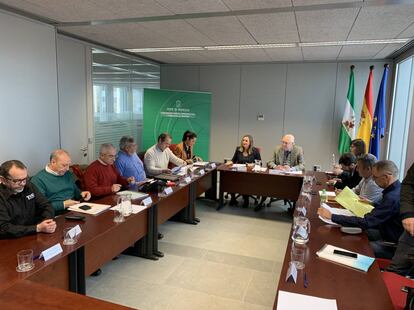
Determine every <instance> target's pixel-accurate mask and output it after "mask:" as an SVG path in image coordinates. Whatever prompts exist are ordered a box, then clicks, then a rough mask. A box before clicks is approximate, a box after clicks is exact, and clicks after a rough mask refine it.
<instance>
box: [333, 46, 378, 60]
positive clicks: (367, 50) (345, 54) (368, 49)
mask: <svg viewBox="0 0 414 310" xmlns="http://www.w3.org/2000/svg"><path fill="white" fill-rule="evenodd" d="M384 47H385V44H376V45H353V46H343V47H342V50H341V52H340V54H339V56H338V59H340V60H344V59H372V58H373V57H374V56H375V55H376V54H377V53H378V52H379V51H381V50H382V49H383V48H384Z"/></svg>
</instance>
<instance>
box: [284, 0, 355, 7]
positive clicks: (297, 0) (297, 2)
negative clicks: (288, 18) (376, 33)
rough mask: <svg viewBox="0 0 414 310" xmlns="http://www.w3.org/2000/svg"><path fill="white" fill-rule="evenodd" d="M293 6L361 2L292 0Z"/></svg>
mask: <svg viewBox="0 0 414 310" xmlns="http://www.w3.org/2000/svg"><path fill="white" fill-rule="evenodd" d="M292 2H293V5H294V6H303V5H315V4H332V3H345V2H363V1H362V0H360V1H351V0H292Z"/></svg>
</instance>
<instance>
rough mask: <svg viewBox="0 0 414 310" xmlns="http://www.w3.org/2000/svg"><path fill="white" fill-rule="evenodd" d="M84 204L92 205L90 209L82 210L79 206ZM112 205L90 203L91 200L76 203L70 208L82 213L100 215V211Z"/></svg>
mask: <svg viewBox="0 0 414 310" xmlns="http://www.w3.org/2000/svg"><path fill="white" fill-rule="evenodd" d="M84 205H87V206H89V207H91V208H90V209H88V210H82V209H80V208H79V207H82V206H84ZM110 207H111V205H101V204H98V203H90V202H82V203H78V204H76V205H73V206H70V207H69V210H70V211H75V212H80V213H86V214H91V215H98V214H99V213H101V212H103V211H105V210H107V209H109V208H110Z"/></svg>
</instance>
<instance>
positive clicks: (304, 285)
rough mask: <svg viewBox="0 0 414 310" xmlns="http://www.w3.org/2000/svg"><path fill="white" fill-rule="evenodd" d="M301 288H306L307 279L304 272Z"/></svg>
mask: <svg viewBox="0 0 414 310" xmlns="http://www.w3.org/2000/svg"><path fill="white" fill-rule="evenodd" d="M303 287H304V288H307V287H308V277H307V276H306V272H305V273H304V275H303Z"/></svg>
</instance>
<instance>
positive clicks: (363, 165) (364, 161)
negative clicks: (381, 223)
mask: <svg viewBox="0 0 414 310" xmlns="http://www.w3.org/2000/svg"><path fill="white" fill-rule="evenodd" d="M375 162H376V158H375V156H374V155H372V154H364V155H362V156H360V157H358V159H357V168H356V169H357V171H358V173H359V175H360V176H361V177H362V179H361V181H360V182H359V184H358V185H357V186H355V187H354V188H353V189H352V190H353V191H354V192H355V194H357V195H359V196H360V197H361V198H362V199H367V200H369V201H370V202H379V201H381V199H382V188H381V187H379V186H378V185H377V183H375V181H374V179H373V178H372V167H373V166H374V164H375Z"/></svg>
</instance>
